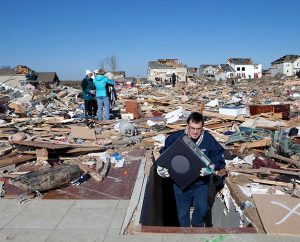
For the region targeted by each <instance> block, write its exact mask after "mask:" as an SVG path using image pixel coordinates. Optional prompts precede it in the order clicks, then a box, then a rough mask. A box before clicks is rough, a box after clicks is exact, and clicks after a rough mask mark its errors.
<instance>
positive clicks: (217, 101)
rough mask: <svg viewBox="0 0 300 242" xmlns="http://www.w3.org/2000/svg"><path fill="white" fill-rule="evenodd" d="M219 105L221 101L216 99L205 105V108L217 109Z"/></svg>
mask: <svg viewBox="0 0 300 242" xmlns="http://www.w3.org/2000/svg"><path fill="white" fill-rule="evenodd" d="M218 105H219V100H218V99H214V100H211V101H209V102H208V103H206V104H205V106H207V107H216V106H218Z"/></svg>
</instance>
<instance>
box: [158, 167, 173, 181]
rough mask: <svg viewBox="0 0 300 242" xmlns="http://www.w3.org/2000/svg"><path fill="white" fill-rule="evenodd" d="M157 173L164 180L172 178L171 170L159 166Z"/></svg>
mask: <svg viewBox="0 0 300 242" xmlns="http://www.w3.org/2000/svg"><path fill="white" fill-rule="evenodd" d="M156 172H157V174H158V175H159V176H161V177H162V178H166V177H170V174H169V170H168V169H167V168H164V167H161V166H157V169H156Z"/></svg>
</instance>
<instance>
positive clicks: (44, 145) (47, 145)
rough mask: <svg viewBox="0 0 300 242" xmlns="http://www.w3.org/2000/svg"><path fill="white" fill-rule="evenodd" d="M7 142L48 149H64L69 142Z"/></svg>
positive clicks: (67, 146)
mask: <svg viewBox="0 0 300 242" xmlns="http://www.w3.org/2000/svg"><path fill="white" fill-rule="evenodd" d="M9 143H10V144H14V145H24V146H31V147H36V148H46V149H50V150H55V149H65V148H69V147H70V145H69V144H56V143H51V142H42V141H10V142H9Z"/></svg>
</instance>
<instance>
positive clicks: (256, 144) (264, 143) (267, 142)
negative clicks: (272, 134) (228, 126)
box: [240, 138, 272, 154]
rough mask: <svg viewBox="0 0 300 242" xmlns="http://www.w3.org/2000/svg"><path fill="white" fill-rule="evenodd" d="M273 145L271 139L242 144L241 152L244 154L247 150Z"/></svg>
mask: <svg viewBox="0 0 300 242" xmlns="http://www.w3.org/2000/svg"><path fill="white" fill-rule="evenodd" d="M271 144H272V140H271V138H266V139H263V140H257V141H252V142H247V143H244V144H242V146H241V148H240V152H241V153H242V154H243V153H244V151H245V149H251V148H259V147H266V146H270V145H271Z"/></svg>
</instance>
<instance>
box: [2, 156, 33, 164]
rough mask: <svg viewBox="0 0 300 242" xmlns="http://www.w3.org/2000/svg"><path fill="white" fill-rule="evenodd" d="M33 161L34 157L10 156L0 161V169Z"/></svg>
mask: <svg viewBox="0 0 300 242" xmlns="http://www.w3.org/2000/svg"><path fill="white" fill-rule="evenodd" d="M35 159H36V156H35V155H19V154H10V155H9V156H5V157H2V158H1V159H0V167H5V166H9V165H14V164H15V165H17V164H20V163H24V162H27V161H30V160H35Z"/></svg>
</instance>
